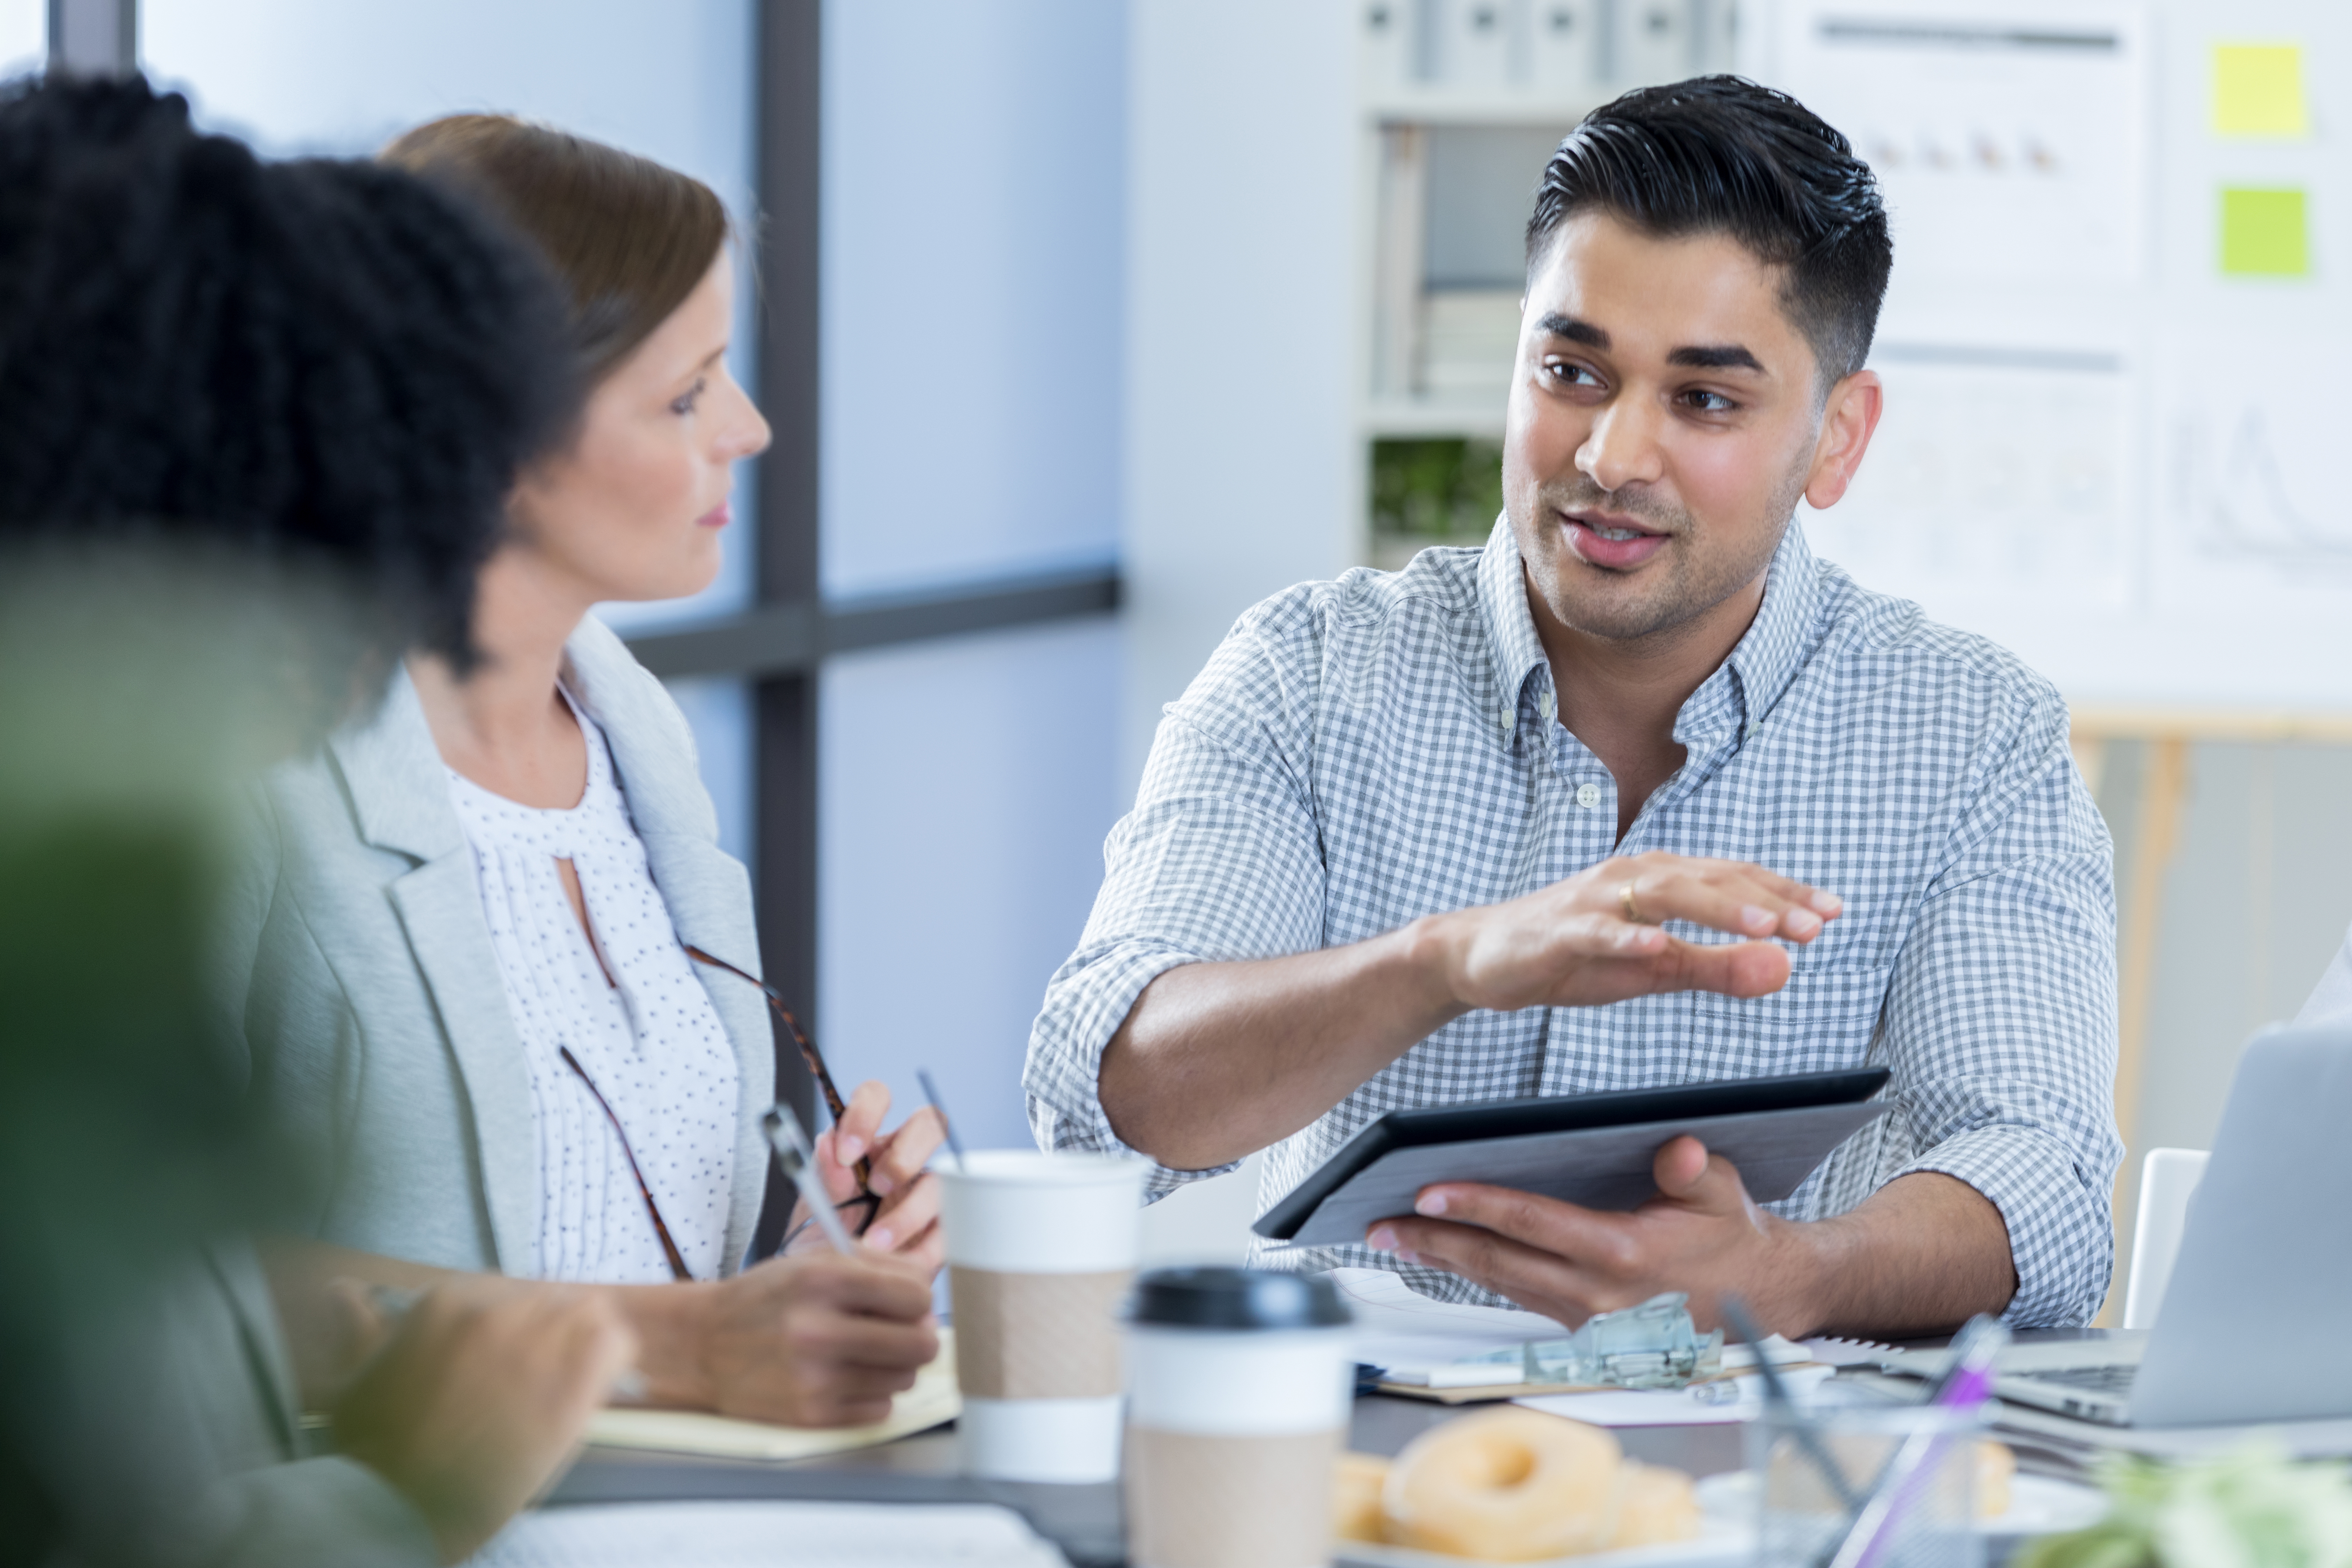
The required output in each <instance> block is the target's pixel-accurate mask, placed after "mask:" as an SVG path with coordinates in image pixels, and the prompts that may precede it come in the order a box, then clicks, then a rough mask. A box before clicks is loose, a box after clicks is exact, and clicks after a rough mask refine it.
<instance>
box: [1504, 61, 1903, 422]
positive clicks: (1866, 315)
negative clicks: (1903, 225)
mask: <svg viewBox="0 0 2352 1568" xmlns="http://www.w3.org/2000/svg"><path fill="white" fill-rule="evenodd" d="M1595 207H1597V208H1600V209H1601V210H1602V211H1605V212H1609V213H1612V214H1613V215H1615V216H1618V217H1620V218H1622V219H1623V220H1624V221H1625V222H1627V223H1629V224H1631V225H1633V226H1634V227H1635V228H1638V229H1641V230H1642V231H1643V232H1644V233H1647V234H1653V235H1656V236H1659V237H1668V238H1671V237H1677V236H1681V235H1688V234H1706V233H1717V234H1727V235H1729V236H1730V237H1732V238H1734V239H1736V240H1738V242H1739V243H1740V244H1741V245H1742V246H1744V247H1746V248H1747V249H1748V251H1749V252H1750V253H1751V254H1753V255H1755V256H1757V257H1758V258H1760V259H1762V260H1763V261H1765V262H1767V263H1768V264H1769V265H1771V266H1774V267H1779V268H1782V269H1783V279H1782V282H1781V287H1780V304H1781V308H1782V309H1783V310H1786V311H1787V312H1788V316H1789V320H1790V322H1791V323H1793V324H1794V325H1795V327H1796V328H1797V330H1798V331H1801V332H1802V333H1803V334H1804V336H1805V340H1806V342H1809V343H1810V344H1811V346H1812V350H1813V358H1814V360H1815V361H1816V362H1817V363H1818V364H1819V366H1820V374H1821V384H1822V389H1823V390H1824V391H1826V390H1827V389H1828V387H1829V386H1830V385H1831V384H1832V383H1834V382H1836V381H1837V380H1838V379H1839V378H1840V377H1843V376H1847V375H1851V374H1853V373H1854V372H1855V371H1858V370H1860V369H1861V368H1862V367H1863V363H1864V361H1866V360H1867V359H1868V358H1869V357H1870V341H1871V339H1872V337H1873V336H1874V335H1875V334H1876V332H1877V330H1878V308H1879V306H1880V304H1881V303H1882V302H1884V301H1885V298H1886V279H1887V278H1888V276H1889V275H1890V274H1891V273H1892V271H1893V270H1894V267H1895V245H1894V241H1893V239H1892V238H1891V237H1889V235H1888V233H1887V226H1886V207H1885V204H1884V203H1883V202H1881V201H1880V200H1879V195H1878V182H1877V180H1876V179H1875V178H1874V177H1873V176H1872V174H1871V172H1870V165H1869V164H1867V163H1864V162H1863V161H1862V160H1861V159H1859V158H1857V157H1855V156H1854V155H1853V143H1852V142H1848V141H1847V140H1846V139H1845V137H1844V136H1843V135H1842V134H1841V133H1840V132H1837V131H1835V130H1834V129H1832V127H1831V126H1829V125H1828V124H1827V123H1825V122H1824V121H1822V119H1821V117H1820V116H1818V115H1816V114H1814V113H1813V112H1812V110H1809V109H1807V108H1806V107H1805V106H1804V105H1803V104H1801V103H1799V102H1798V101H1797V100H1795V99H1793V98H1790V96H1789V95H1788V94H1787V93H1785V92H1775V91H1774V90H1773V89H1770V88H1769V87H1759V86H1758V85H1757V84H1756V83H1754V82H1752V81H1748V80H1747V79H1743V78H1740V77H1736V76H1707V77H1697V78H1695V79H1692V80H1689V81H1682V82H1675V83H1674V84H1672V85H1671V86H1667V87H1644V88H1637V89H1634V90H1633V91H1632V92H1629V93H1626V94H1624V95H1623V96H1622V97H1621V98H1618V99H1616V100H1613V101H1612V102H1609V103H1605V104H1602V105H1601V107H1600V108H1599V109H1596V110H1593V111H1592V112H1591V114H1588V115H1586V116H1585V117H1584V122H1583V123H1582V124H1580V125H1579V126H1578V127H1577V128H1576V129H1575V130H1574V131H1571V132H1569V133H1568V136H1567V138H1566V140H1564V141H1562V142H1560V144H1559V150H1558V151H1557V152H1555V153H1552V155H1551V162H1550V163H1549V164H1548V165H1547V166H1546V167H1545V169H1544V174H1543V184H1541V185H1539V186H1538V188H1537V191H1536V208H1535V213H1534V215H1533V216H1530V217H1529V218H1528V272H1529V274H1530V275H1532V274H1533V273H1534V271H1535V268H1537V267H1538V265H1539V264H1541V262H1542V261H1543V259H1544V258H1545V256H1546V255H1547V254H1548V253H1549V250H1550V248H1551V240H1552V237H1553V236H1554V235H1556V234H1557V233H1559V227H1560V226H1561V225H1562V224H1564V223H1566V222H1567V221H1568V220H1569V219H1570V217H1572V216H1575V215H1576V214H1578V213H1580V212H1583V211H1585V210H1587V209H1589V208H1595Z"/></svg>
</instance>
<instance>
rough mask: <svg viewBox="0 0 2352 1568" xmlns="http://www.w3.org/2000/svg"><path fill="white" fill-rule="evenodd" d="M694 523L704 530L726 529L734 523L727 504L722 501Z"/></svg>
mask: <svg viewBox="0 0 2352 1568" xmlns="http://www.w3.org/2000/svg"><path fill="white" fill-rule="evenodd" d="M694 521H696V523H698V525H700V526H701V527H704V528H724V527H726V526H727V525H728V523H729V522H730V521H733V518H732V516H731V514H730V512H729V511H728V510H727V503H726V502H725V501H720V502H719V504H718V505H717V506H714V507H712V508H711V509H710V510H709V511H706V512H704V513H703V514H702V515H701V516H700V517H698V518H696V519H695V520H694Z"/></svg>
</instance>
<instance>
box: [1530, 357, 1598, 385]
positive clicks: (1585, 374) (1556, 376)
mask: <svg viewBox="0 0 2352 1568" xmlns="http://www.w3.org/2000/svg"><path fill="white" fill-rule="evenodd" d="M1544 374H1546V375H1549V376H1550V377H1551V378H1552V379H1553V380H1554V381H1555V382H1557V383H1559V384H1560V385H1562V386H1599V385H1600V384H1601V377H1600V376H1598V375H1596V374H1593V371H1592V367H1591V365H1584V364H1577V363H1573V362H1571V361H1568V360H1546V361H1545V362H1544Z"/></svg>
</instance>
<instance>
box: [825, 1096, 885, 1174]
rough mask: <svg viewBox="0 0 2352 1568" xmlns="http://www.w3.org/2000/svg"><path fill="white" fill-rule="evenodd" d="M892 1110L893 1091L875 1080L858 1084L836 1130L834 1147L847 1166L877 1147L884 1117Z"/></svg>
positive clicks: (843, 1110)
mask: <svg viewBox="0 0 2352 1568" xmlns="http://www.w3.org/2000/svg"><path fill="white" fill-rule="evenodd" d="M889 1113H890V1091H889V1090H888V1089H885V1088H883V1087H882V1086H881V1085H880V1084H878V1083H876V1082H875V1081H874V1080H873V1079H866V1081H865V1082H864V1083H861V1084H859V1085H858V1086H857V1088H856V1090H855V1091H854V1092H853V1093H852V1094H851V1095H850V1097H849V1103H848V1104H847V1105H845V1106H844V1107H843V1108H842V1117H841V1124H840V1125H839V1126H837V1127H835V1129H834V1130H833V1132H834V1147H835V1151H836V1152H837V1153H838V1154H839V1156H840V1159H841V1163H843V1164H845V1165H855V1164H856V1163H857V1162H858V1161H860V1160H863V1159H864V1158H866V1155H867V1153H869V1152H871V1151H872V1150H873V1148H874V1141H875V1139H876V1138H877V1137H879V1136H880V1135H881V1131H882V1119H883V1118H884V1117H885V1116H887V1115H888V1114H889Z"/></svg>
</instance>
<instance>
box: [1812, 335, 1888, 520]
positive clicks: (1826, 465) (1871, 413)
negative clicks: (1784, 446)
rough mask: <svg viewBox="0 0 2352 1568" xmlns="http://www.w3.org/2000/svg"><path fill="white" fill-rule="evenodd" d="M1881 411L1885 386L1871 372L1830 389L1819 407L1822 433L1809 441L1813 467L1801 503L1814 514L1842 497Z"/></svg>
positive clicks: (1863, 373) (1862, 371) (1860, 374)
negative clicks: (1808, 507)
mask: <svg viewBox="0 0 2352 1568" xmlns="http://www.w3.org/2000/svg"><path fill="white" fill-rule="evenodd" d="M1885 407H1886V386H1885V383H1884V382H1881V381H1880V380H1879V379H1878V373H1877V372H1876V371H1874V370H1858V371H1855V372H1854V373H1853V374H1852V375H1849V376H1847V377H1845V378H1844V379H1843V381H1840V382H1839V383H1838V384H1836V385H1835V386H1832V387H1831V388H1830V395H1829V396H1828V398H1826V399H1825V400H1824V401H1823V404H1822V433H1821V435H1820V436H1818V437H1815V438H1814V441H1813V464H1812V467H1811V468H1810V469H1808V470H1807V471H1806V474H1805V500H1808V501H1810V502H1811V503H1812V507H1813V510H1816V511H1821V510H1826V509H1828V508H1830V507H1833V506H1835V505H1837V503H1838V501H1839V500H1841V499H1843V497H1844V495H1845V489H1846V487H1847V486H1848V485H1850V484H1852V483H1853V476H1854V473H1855V471H1856V470H1857V469H1859V468H1861V467H1862V455H1863V453H1864V452H1866V451H1868V450H1869V449H1870V437H1871V434H1872V433H1873V432H1874V431H1875V430H1876V429H1877V428H1878V416H1879V415H1880V414H1882V413H1883V412H1885Z"/></svg>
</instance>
